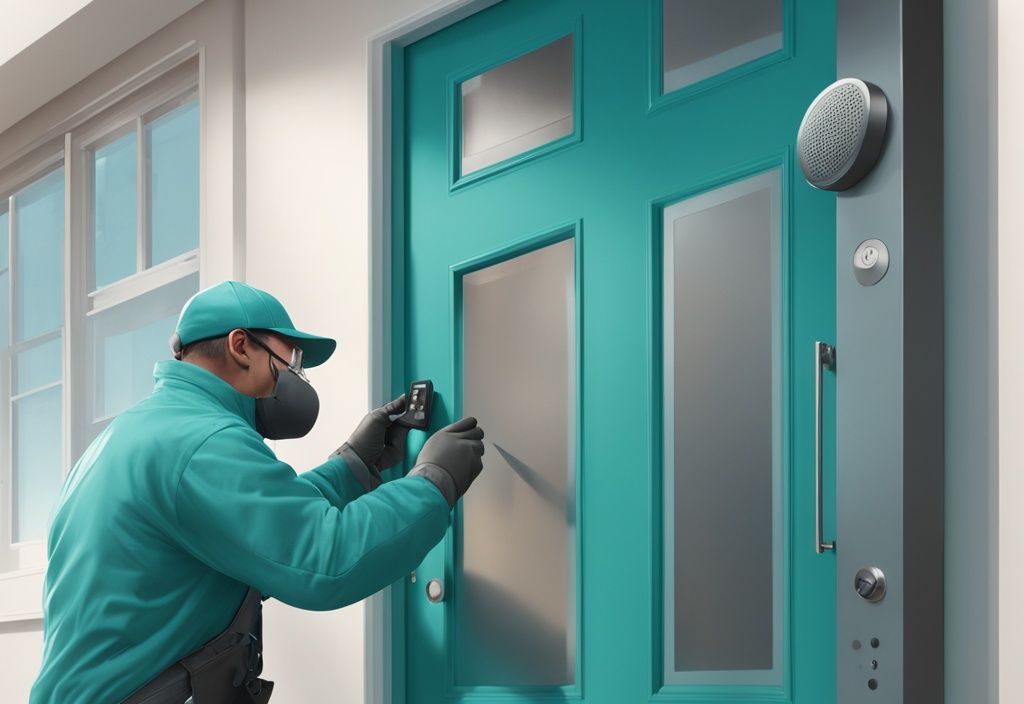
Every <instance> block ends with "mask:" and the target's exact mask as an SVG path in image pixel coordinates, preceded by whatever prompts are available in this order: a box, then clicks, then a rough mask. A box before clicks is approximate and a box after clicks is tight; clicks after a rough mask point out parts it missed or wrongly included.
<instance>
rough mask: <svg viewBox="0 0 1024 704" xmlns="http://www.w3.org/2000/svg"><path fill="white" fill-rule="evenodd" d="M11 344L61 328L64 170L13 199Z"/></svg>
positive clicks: (45, 177)
mask: <svg viewBox="0 0 1024 704" xmlns="http://www.w3.org/2000/svg"><path fill="white" fill-rule="evenodd" d="M14 213H15V219H14V222H15V225H14V244H15V247H14V252H15V254H14V269H15V271H17V272H18V275H17V277H15V289H14V321H15V325H14V338H15V340H16V341H19V342H20V341H22V340H29V339H31V338H33V337H36V336H38V335H42V334H44V333H47V332H50V331H51V330H56V329H57V328H59V327H60V326H61V325H63V324H64V168H63V167H61V168H59V169H56V170H55V171H51V172H50V173H49V174H47V175H46V176H44V177H43V178H41V179H39V180H38V181H36V182H35V183H33V184H31V185H30V186H28V187H26V188H25V189H23V190H22V191H20V192H18V193H17V194H15V196H14Z"/></svg>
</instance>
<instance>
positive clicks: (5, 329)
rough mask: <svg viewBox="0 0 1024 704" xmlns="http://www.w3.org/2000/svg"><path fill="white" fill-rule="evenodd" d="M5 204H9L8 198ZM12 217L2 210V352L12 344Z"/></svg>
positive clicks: (0, 218)
mask: <svg viewBox="0 0 1024 704" xmlns="http://www.w3.org/2000/svg"><path fill="white" fill-rule="evenodd" d="M4 205H7V202H6V200H5V201H4ZM10 228H11V218H10V217H9V216H8V214H7V211H6V210H0V352H2V351H3V349H4V348H5V347H7V346H8V345H9V344H10V339H9V338H10V330H11V300H10V299H11V289H10V286H11V275H10V272H9V267H8V256H7V255H8V251H9V248H10V246H11V245H10Z"/></svg>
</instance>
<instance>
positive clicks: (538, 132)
mask: <svg viewBox="0 0 1024 704" xmlns="http://www.w3.org/2000/svg"><path fill="white" fill-rule="evenodd" d="M572 80H573V77H572V35H570V36H567V37H563V38H562V39H559V40H558V41H556V42H552V43H551V44H548V45H547V46H544V47H541V48H540V49H537V50H536V51H533V52H530V53H529V54H526V55H524V56H521V57H519V58H518V59H514V60H512V61H509V62H508V63H505V64H502V65H501V66H498V67H497V68H493V69H491V70H490V71H487V72H486V73H483V74H480V75H479V76H474V77H473V78H470V79H469V80H467V81H464V82H463V83H462V86H461V89H462V170H461V173H463V174H467V173H469V172H471V171H476V170H477V169H482V168H484V167H485V166H490V165H491V164H495V163H497V162H499V161H503V160H505V159H508V158H510V157H513V156H515V155H516V154H520V153H522V152H525V151H527V150H530V149H533V148H534V147H539V146H540V145H542V144H547V143H548V142H552V141H554V140H556V139H558V138H560V137H564V136H566V135H568V134H572V130H573V114H572V103H573V87H572Z"/></svg>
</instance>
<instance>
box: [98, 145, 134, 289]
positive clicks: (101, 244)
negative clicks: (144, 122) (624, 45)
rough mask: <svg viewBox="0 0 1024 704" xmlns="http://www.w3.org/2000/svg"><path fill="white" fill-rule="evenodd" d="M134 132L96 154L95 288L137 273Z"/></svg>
mask: <svg viewBox="0 0 1024 704" xmlns="http://www.w3.org/2000/svg"><path fill="white" fill-rule="evenodd" d="M137 142H138V140H137V138H136V135H135V132H129V133H128V134H126V135H124V136H123V137H120V138H119V139H117V140H116V141H114V142H111V143H110V144H107V145H106V146H103V147H101V148H99V149H97V150H96V153H95V154H94V155H93V205H92V211H93V223H92V231H93V252H94V259H93V261H94V266H95V272H96V288H100V287H101V286H106V285H108V284H112V283H114V282H115V281H117V280H118V279H123V278H124V277H126V276H130V275H131V274H134V273H135V270H136V258H137V252H136V250H137V245H136V240H137V233H138V194H137V188H138V186H137V179H138V154H137Z"/></svg>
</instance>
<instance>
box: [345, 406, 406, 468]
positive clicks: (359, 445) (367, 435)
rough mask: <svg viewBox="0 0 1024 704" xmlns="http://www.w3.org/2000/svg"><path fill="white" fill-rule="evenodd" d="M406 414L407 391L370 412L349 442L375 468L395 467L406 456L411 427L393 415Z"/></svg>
mask: <svg viewBox="0 0 1024 704" xmlns="http://www.w3.org/2000/svg"><path fill="white" fill-rule="evenodd" d="M402 413H405V394H402V395H401V396H399V397H398V398H396V399H395V400H394V401H391V402H389V403H386V404H384V405H383V406H381V407H380V408H375V409H373V410H372V411H370V412H369V413H367V414H366V416H365V417H364V418H363V420H362V421H361V422H360V423H359V426H358V427H357V428H356V429H355V431H353V433H352V436H351V437H350V438H349V439H348V442H347V443H345V444H346V445H348V446H349V447H350V448H351V449H352V450H353V451H354V452H355V453H356V454H357V455H359V459H361V460H362V461H363V464H365V465H366V466H367V467H369V468H370V469H372V470H374V471H378V472H379V471H380V470H382V469H387V468H388V467H393V466H394V465H396V464H398V463H399V462H401V461H402V460H403V459H404V458H405V436H406V435H407V434H408V433H409V429H408V428H407V427H405V426H404V425H398V424H396V423H394V422H393V421H392V420H391V418H390V416H393V415H401V414H402ZM342 447H344V445H343V446H342Z"/></svg>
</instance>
